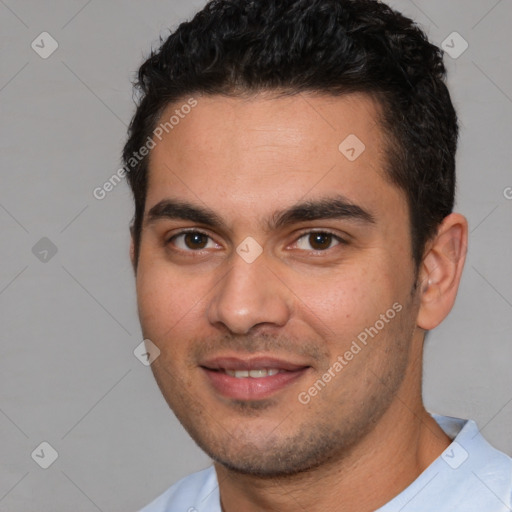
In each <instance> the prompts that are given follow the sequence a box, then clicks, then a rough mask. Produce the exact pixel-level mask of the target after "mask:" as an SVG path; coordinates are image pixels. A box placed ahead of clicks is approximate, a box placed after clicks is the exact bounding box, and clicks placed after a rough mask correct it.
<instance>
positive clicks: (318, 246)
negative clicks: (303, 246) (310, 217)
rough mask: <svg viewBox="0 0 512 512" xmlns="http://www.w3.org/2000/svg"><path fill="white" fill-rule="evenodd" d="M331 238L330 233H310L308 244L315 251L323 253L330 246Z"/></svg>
mask: <svg viewBox="0 0 512 512" xmlns="http://www.w3.org/2000/svg"><path fill="white" fill-rule="evenodd" d="M332 238H333V236H332V235H331V234H330V233H311V234H310V235H309V240H308V242H309V245H310V246H311V247H312V248H313V249H314V250H315V251H324V250H325V249H329V247H330V246H331V244H332Z"/></svg>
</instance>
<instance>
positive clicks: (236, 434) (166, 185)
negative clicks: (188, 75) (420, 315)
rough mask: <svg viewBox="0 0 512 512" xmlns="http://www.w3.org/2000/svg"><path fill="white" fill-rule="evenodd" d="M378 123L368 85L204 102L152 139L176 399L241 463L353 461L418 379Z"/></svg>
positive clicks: (149, 212) (161, 284) (226, 455)
mask: <svg viewBox="0 0 512 512" xmlns="http://www.w3.org/2000/svg"><path fill="white" fill-rule="evenodd" d="M185 102H186V101H184V102H183V103H184V104H185ZM177 108H178V109H179V105H172V106H170V107H169V108H168V109H167V111H166V112H165V113H164V115H163V116H162V120H167V119H169V118H170V117H171V115H172V114H173V112H174V111H175V110H176V109H177ZM377 120H378V107H377V105H376V104H375V103H374V102H373V101H372V100H371V99H370V98H369V97H367V96H364V95H356V94H353V95H346V96H343V97H336V98H334V97H329V96H313V95H305V94H300V95H295V96H291V97H286V98H276V97H270V96H263V95H259V96H255V97H252V98H251V99H241V98H225V97H220V96H210V97H201V98H197V105H196V106H195V107H194V108H193V109H192V110H191V111H190V113H188V114H187V115H186V116H184V117H183V118H182V119H180V121H179V123H178V124H176V125H175V126H174V128H173V129H172V130H171V131H169V133H168V134H166V135H165V136H164V137H162V140H161V141H159V140H156V146H155V147H154V148H153V149H152V151H151V154H150V162H149V184H148V192H147V199H146V210H145V214H144V223H143V229H142V236H141V242H140V253H139V262H138V267H137V272H136V281H137V296H138V304H139V315H140V321H141V325H142V330H143V334H144V337H145V338H147V339H150V340H151V341H152V342H153V343H154V344H155V345H156V346H157V347H158V348H159V350H160V355H159V357H158V358H157V359H156V360H155V361H154V362H153V364H152V370H153V373H154V375H155V378H156V380H157V383H158V385H159V387H160V389H161V391H162V393H163V395H164V397H165V399H166V400H167V402H168V404H169V406H170V407H171V408H172V409H173V411H174V412H175V414H176V416H177V417H178V418H179V420H180V421H181V423H182V424H183V426H184V427H185V428H186V429H187V430H188V432H189V433H190V435H191V436H192V437H193V438H194V440H195V441H196V442H197V443H198V444H199V445H200V446H201V447H202V448H203V449H204V450H205V451H206V452H207V453H208V454H209V455H210V456H211V457H212V458H213V459H214V460H216V461H217V462H219V463H221V464H223V465H224V466H226V467H228V468H231V469H234V470H237V471H240V472H245V473H250V474H255V475H268V476H276V475H283V474H291V473H296V472H300V471H304V470H306V469H308V468H312V467H315V466H317V465H319V464H322V463H325V462H327V461H329V460H330V459H333V458H335V457H342V456H343V454H344V453H347V451H348V450H349V448H351V447H352V446H354V445H356V444H357V443H358V442H359V441H361V439H363V438H364V436H365V435H366V433H368V432H369V431H370V430H371V428H372V426H374V425H375V424H376V423H377V422H378V421H379V419H380V418H381V417H382V416H383V415H384V414H385V412H386V411H387V410H389V407H390V405H391V404H392V402H393V397H394V396H395V394H396V391H397V390H398V389H399V388H400V386H401V385H402V384H403V381H404V376H405V375H406V373H407V369H408V367H409V366H410V360H411V358H412V356H411V346H412V345H413V343H412V340H413V339H415V338H416V337H417V336H418V332H417V330H416V317H417V312H418V305H417V300H416V297H415V295H414V294H413V293H411V290H412V289H413V285H414V280H415V272H414V265H413V259H412V254H411V241H410V231H409V220H408V219H409V216H408V210H407V204H406V200H405V196H404V195H403V193H402V192H401V191H400V190H398V189H397V188H396V187H394V186H393V185H391V184H389V183H388V181H387V180H386V177H385V173H384V169H385V165H386V162H385V155H384V153H385V142H384V140H383V132H382V128H381V127H380V125H379V123H378V121H377ZM347 137H348V138H347ZM356 137H357V138H356ZM344 141H345V142H344ZM363 144H364V147H363Z"/></svg>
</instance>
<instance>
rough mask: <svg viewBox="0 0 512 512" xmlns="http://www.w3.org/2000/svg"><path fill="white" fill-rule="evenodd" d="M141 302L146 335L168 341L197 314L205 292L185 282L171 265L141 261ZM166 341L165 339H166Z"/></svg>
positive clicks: (141, 314)
mask: <svg viewBox="0 0 512 512" xmlns="http://www.w3.org/2000/svg"><path fill="white" fill-rule="evenodd" d="M136 285H137V301H138V306H139V316H140V322H141V324H142V327H143V330H144V333H145V335H147V336H148V337H150V339H151V336H154V337H155V339H161V341H165V340H166V338H167V337H168V336H171V335H172V333H173V332H175V331H176V330H179V328H180V326H185V325H186V324H187V319H188V318H189V317H193V316H194V315H197V310H198V308H200V306H201V304H200V298H201V296H202V295H201V291H200V290H199V289H198V287H197V286H191V285H190V283H189V282H185V280H184V278H183V276H182V275H180V274H179V273H178V272H175V271H172V269H171V268H169V265H166V264H161V263H160V262H156V261H152V262H148V263H147V264H145V262H144V261H141V264H140V265H139V270H138V272H137V280H136ZM162 338H163V339H162Z"/></svg>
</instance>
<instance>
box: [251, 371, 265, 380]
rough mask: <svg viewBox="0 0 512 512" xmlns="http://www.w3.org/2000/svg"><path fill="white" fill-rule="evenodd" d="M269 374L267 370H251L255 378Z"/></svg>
mask: <svg viewBox="0 0 512 512" xmlns="http://www.w3.org/2000/svg"><path fill="white" fill-rule="evenodd" d="M267 375H268V373H267V370H251V371H250V372H249V376H250V377H253V378H255V379H259V378H260V377H266V376H267Z"/></svg>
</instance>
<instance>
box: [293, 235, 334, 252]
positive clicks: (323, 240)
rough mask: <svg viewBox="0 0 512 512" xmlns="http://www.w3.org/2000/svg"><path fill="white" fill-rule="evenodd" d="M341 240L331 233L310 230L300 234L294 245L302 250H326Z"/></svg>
mask: <svg viewBox="0 0 512 512" xmlns="http://www.w3.org/2000/svg"><path fill="white" fill-rule="evenodd" d="M342 242H343V240H341V239H340V238H339V237H337V236H335V235H333V234H332V233H328V232H323V231H312V232H310V233H305V234H304V235H302V236H301V237H300V238H299V239H298V240H297V242H296V246H297V248H298V249H302V250H304V251H326V250H328V249H331V248H332V247H334V246H336V245H338V244H340V243H342Z"/></svg>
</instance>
